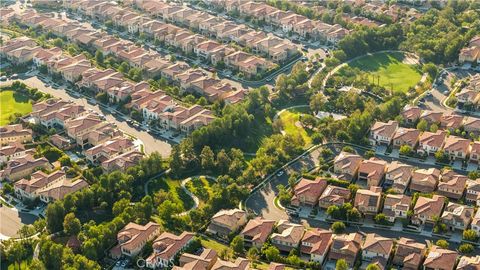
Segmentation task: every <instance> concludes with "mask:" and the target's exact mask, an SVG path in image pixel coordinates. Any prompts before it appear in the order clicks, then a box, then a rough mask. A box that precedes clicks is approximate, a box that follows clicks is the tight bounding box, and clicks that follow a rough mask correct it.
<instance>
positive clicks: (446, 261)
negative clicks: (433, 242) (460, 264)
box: [423, 246, 458, 270]
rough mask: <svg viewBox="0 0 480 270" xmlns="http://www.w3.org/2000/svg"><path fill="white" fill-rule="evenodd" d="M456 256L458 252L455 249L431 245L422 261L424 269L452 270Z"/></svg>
mask: <svg viewBox="0 0 480 270" xmlns="http://www.w3.org/2000/svg"><path fill="white" fill-rule="evenodd" d="M457 256H458V254H457V252H455V251H452V250H448V249H443V248H440V247H438V246H432V247H431V248H430V252H429V253H428V255H427V257H426V258H425V261H424V262H423V268H424V269H425V270H453V269H455V264H456V262H457Z"/></svg>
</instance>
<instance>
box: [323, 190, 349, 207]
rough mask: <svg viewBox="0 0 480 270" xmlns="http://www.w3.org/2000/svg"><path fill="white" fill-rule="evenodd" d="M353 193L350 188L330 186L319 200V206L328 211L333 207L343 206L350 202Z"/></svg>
mask: <svg viewBox="0 0 480 270" xmlns="http://www.w3.org/2000/svg"><path fill="white" fill-rule="evenodd" d="M350 197H351V192H350V190H349V189H348V188H343V187H337V186H333V185H328V186H327V187H326V188H325V190H324V191H323V193H322V195H320V197H319V198H318V206H319V207H320V208H323V209H327V208H328V207H329V206H331V205H336V206H342V205H344V204H345V203H347V202H349V201H350Z"/></svg>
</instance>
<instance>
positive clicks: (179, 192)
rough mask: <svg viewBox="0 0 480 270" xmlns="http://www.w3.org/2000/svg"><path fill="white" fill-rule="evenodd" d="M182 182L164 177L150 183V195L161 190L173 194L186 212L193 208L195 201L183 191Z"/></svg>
mask: <svg viewBox="0 0 480 270" xmlns="http://www.w3.org/2000/svg"><path fill="white" fill-rule="evenodd" d="M181 182H182V181H181V180H175V179H172V178H170V177H168V176H162V177H160V178H158V179H155V180H154V181H152V182H150V183H149V186H148V191H149V193H150V195H153V194H154V193H156V192H157V191H159V190H164V191H166V192H169V193H172V194H173V197H174V198H175V201H178V202H181V204H182V205H181V206H182V207H183V209H185V210H189V209H190V208H192V207H193V200H192V198H190V196H188V194H187V193H185V191H184V190H183V189H182V186H181Z"/></svg>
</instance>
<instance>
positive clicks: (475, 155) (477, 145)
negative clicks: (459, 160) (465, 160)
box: [470, 141, 480, 163]
mask: <svg viewBox="0 0 480 270" xmlns="http://www.w3.org/2000/svg"><path fill="white" fill-rule="evenodd" d="M479 160H480V142H479V141H475V142H473V143H472V146H471V148H470V162H476V163H479Z"/></svg>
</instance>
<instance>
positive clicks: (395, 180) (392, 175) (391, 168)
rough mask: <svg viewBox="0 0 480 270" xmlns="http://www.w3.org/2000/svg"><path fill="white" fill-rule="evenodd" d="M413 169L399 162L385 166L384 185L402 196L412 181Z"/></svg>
mask: <svg viewBox="0 0 480 270" xmlns="http://www.w3.org/2000/svg"><path fill="white" fill-rule="evenodd" d="M412 173H413V167H412V166H410V165H407V164H404V163H401V162H399V161H393V162H391V163H389V164H388V165H387V170H386V172H385V185H386V186H390V187H391V188H392V189H393V191H395V192H397V193H400V194H403V193H405V190H406V189H407V188H408V185H409V184H410V179H412Z"/></svg>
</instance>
